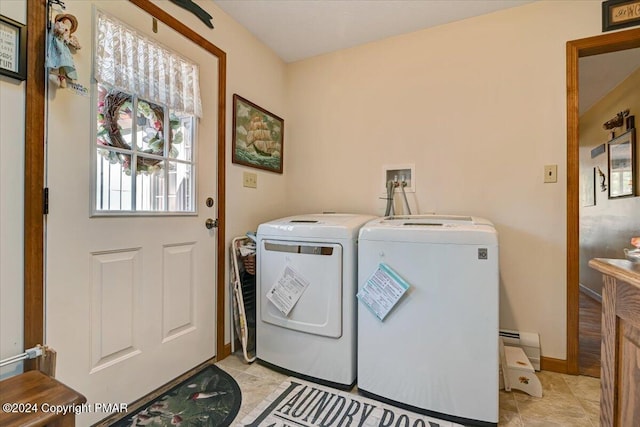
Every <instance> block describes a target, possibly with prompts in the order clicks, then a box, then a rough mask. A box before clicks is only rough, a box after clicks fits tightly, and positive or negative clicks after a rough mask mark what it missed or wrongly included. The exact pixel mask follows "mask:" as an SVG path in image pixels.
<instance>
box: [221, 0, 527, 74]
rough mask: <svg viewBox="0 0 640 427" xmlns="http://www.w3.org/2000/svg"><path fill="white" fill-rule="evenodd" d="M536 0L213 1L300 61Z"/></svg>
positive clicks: (289, 58) (281, 52)
mask: <svg viewBox="0 0 640 427" xmlns="http://www.w3.org/2000/svg"><path fill="white" fill-rule="evenodd" d="M532 1H533V0H455V1H452V0H214V2H215V3H216V4H217V5H218V6H219V7H220V8H221V9H222V10H224V11H225V12H226V13H227V14H229V15H230V16H231V17H232V18H233V19H234V20H236V21H237V22H239V23H240V24H242V26H244V27H245V28H247V29H248V30H249V31H250V32H251V33H253V35H254V36H256V37H257V38H258V39H259V40H261V41H262V42H263V43H264V44H266V45H267V46H269V47H270V48H271V49H272V50H273V51H274V52H275V53H276V54H277V55H278V56H279V57H280V58H282V60H283V61H285V62H294V61H299V60H301V59H305V58H310V57H312V56H316V55H321V54H323V53H328V52H333V51H336V50H340V49H345V48H349V47H353V46H357V45H360V44H364V43H369V42H372V41H376V40H382V39H384V38H387V37H391V36H396V35H399V34H405V33H410V32H413V31H417V30H421V29H424V28H428V27H433V26H436V25H442V24H446V23H449V22H453V21H459V20H462V19H467V18H471V17H474V16H478V15H483V14H486V13H491V12H495V11H497V10H500V9H506V8H510V7H515V6H521V5H523V4H526V3H531V2H532ZM214 23H215V17H214Z"/></svg>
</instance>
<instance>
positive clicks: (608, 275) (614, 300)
mask: <svg viewBox="0 0 640 427" xmlns="http://www.w3.org/2000/svg"><path fill="white" fill-rule="evenodd" d="M589 266H590V267H592V268H594V269H595V270H598V271H599V272H601V273H603V275H604V288H603V291H602V354H601V359H602V368H601V375H600V384H601V385H600V389H601V392H602V395H601V397H600V425H601V426H603V427H609V426H622V427H625V426H637V425H638V420H640V263H633V262H630V261H627V260H622V259H601V258H596V259H592V260H591V261H589Z"/></svg>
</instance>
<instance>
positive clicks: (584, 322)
mask: <svg viewBox="0 0 640 427" xmlns="http://www.w3.org/2000/svg"><path fill="white" fill-rule="evenodd" d="M579 317H580V323H579V328H580V333H579V336H580V344H579V345H580V352H579V364H580V375H587V376H590V377H595V378H600V326H601V323H602V303H600V302H599V301H597V300H595V299H594V298H592V297H590V296H588V295H587V294H585V293H584V292H580V316H579Z"/></svg>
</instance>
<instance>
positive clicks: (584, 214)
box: [580, 69, 640, 295]
mask: <svg viewBox="0 0 640 427" xmlns="http://www.w3.org/2000/svg"><path fill="white" fill-rule="evenodd" d="M639 88H640V69H637V70H636V71H635V72H633V73H632V74H631V75H630V76H629V77H627V78H626V79H625V80H624V81H623V82H622V83H620V85H618V86H617V87H616V88H615V89H613V90H612V91H611V92H609V93H608V94H607V95H606V96H605V97H604V98H603V99H601V100H600V101H598V102H597V103H596V104H595V105H594V106H593V107H591V108H590V109H589V110H588V111H587V112H586V113H584V114H583V115H582V116H581V117H580V184H581V186H582V185H583V184H584V181H585V180H586V179H592V178H591V177H592V174H593V168H594V167H600V170H602V172H603V173H604V174H605V175H607V171H608V163H607V153H606V151H605V153H604V154H600V155H599V156H597V157H595V158H593V159H592V158H591V150H592V149H594V148H596V147H597V146H599V145H601V144H604V143H606V142H607V140H608V135H607V134H608V132H607V131H605V130H603V128H602V125H603V123H604V122H606V121H607V120H609V119H611V118H612V117H614V116H615V115H616V114H617V113H618V112H620V111H623V110H626V109H627V108H628V109H629V110H630V114H632V115H635V122H636V126H637V125H638V123H640V122H639V121H640V89H639ZM625 131H626V129H625V128H624V127H623V128H621V129H616V136H618V135H621V134H622V133H623V132H625ZM639 136H640V135H637V134H636V138H638V137H639ZM639 151H640V145H638V143H637V142H636V157H637V158H640V157H639V156H640V152H639ZM637 168H638V169H640V165H639V166H637ZM636 179H640V171H637V172H636ZM606 182H607V186H608V185H609V184H608V178H607V181H606ZM595 187H596V188H595V206H588V207H587V206H584V203H581V206H580V283H582V284H583V285H584V286H586V287H588V288H589V289H591V290H593V291H594V292H596V293H598V294H600V295H602V275H601V274H600V273H598V272H596V271H594V270H592V269H591V268H589V266H588V265H587V263H588V262H589V260H590V259H592V258H624V252H623V250H622V249H623V248H631V245H630V244H629V240H630V238H631V237H632V236H638V235H640V197H625V198H618V199H609V197H608V194H609V193H608V191H604V192H602V191H600V178H599V175H598V173H597V172H596V185H595ZM581 188H582V187H581ZM637 188H640V186H638V187H637ZM636 194H640V193H638V192H637V193H636ZM581 200H584V199H583V198H581Z"/></svg>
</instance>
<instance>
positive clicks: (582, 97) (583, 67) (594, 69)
mask: <svg viewBox="0 0 640 427" xmlns="http://www.w3.org/2000/svg"><path fill="white" fill-rule="evenodd" d="M638 68H640V48H638V49H627V50H621V51H618V52H612V53H605V54H601V55H594V56H587V57H584V58H580V63H579V79H580V81H579V86H578V96H579V101H578V102H579V109H580V115H582V114H584V113H585V112H586V111H588V110H589V108H591V107H592V106H593V105H594V104H595V103H596V102H598V101H599V100H601V99H602V98H604V96H605V95H606V94H607V93H609V92H611V90H612V89H613V88H615V87H616V86H618V85H619V84H620V83H622V81H623V80H624V79H626V78H627V77H629V76H630V75H631V73H633V72H634V71H635V70H637V69H638Z"/></svg>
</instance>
